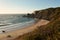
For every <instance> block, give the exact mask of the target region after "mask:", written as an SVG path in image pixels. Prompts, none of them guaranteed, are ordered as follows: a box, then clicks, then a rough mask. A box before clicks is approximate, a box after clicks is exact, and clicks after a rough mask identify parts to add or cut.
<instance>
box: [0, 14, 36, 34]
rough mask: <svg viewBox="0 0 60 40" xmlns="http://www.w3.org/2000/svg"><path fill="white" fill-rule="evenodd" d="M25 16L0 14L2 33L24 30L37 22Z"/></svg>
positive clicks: (0, 29) (0, 30)
mask: <svg viewBox="0 0 60 40" xmlns="http://www.w3.org/2000/svg"><path fill="white" fill-rule="evenodd" d="M23 15H25V14H0V33H3V32H2V31H5V32H10V31H13V30H17V29H22V28H25V27H28V26H30V25H32V24H33V23H34V22H35V19H33V18H27V17H23Z"/></svg>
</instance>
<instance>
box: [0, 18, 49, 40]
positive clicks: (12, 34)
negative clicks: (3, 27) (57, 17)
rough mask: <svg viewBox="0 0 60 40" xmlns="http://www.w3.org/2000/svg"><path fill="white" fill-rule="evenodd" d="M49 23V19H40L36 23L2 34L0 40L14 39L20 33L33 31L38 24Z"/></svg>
mask: <svg viewBox="0 0 60 40" xmlns="http://www.w3.org/2000/svg"><path fill="white" fill-rule="evenodd" d="M47 23H49V21H47V20H43V19H41V20H40V21H38V22H37V23H35V24H33V25H31V26H29V27H26V28H23V29H18V30H14V31H11V32H7V33H3V34H0V40H13V39H14V38H16V37H18V36H20V35H23V34H25V33H28V32H31V31H33V30H34V29H36V28H37V26H42V25H46V24H47ZM8 35H11V37H8Z"/></svg>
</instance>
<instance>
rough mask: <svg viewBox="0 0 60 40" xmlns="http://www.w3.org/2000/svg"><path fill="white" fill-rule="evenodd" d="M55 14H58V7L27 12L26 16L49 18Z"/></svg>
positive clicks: (59, 8) (59, 12) (59, 11)
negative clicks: (31, 12)
mask: <svg viewBox="0 0 60 40" xmlns="http://www.w3.org/2000/svg"><path fill="white" fill-rule="evenodd" d="M55 14H60V7H56V8H48V9H43V10H37V11H34V13H33V14H29V15H28V14H27V17H31V18H38V19H46V20H51V19H52V18H53V17H54V15H55Z"/></svg>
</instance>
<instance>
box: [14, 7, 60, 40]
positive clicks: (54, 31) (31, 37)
mask: <svg viewBox="0 0 60 40" xmlns="http://www.w3.org/2000/svg"><path fill="white" fill-rule="evenodd" d="M26 17H31V18H37V19H39V20H40V19H45V20H49V21H50V22H49V23H48V24H47V25H43V26H39V27H37V28H36V29H35V30H34V31H32V32H30V33H27V34H24V35H22V36H19V37H18V38H16V39H14V40H21V39H22V40H60V7H57V8H48V9H43V10H38V11H35V12H34V13H33V14H28V15H27V16H26Z"/></svg>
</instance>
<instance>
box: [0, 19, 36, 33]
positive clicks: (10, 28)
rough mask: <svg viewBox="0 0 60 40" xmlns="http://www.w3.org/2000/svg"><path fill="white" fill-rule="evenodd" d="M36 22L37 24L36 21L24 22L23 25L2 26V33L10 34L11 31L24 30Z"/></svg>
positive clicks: (0, 31) (0, 29) (0, 30)
mask: <svg viewBox="0 0 60 40" xmlns="http://www.w3.org/2000/svg"><path fill="white" fill-rule="evenodd" d="M34 22H35V21H34V20H31V21H28V22H22V23H16V24H12V25H7V26H2V27H0V33H2V31H5V32H9V31H13V30H17V29H22V28H25V27H27V26H30V25H32V24H33V23H34Z"/></svg>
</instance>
